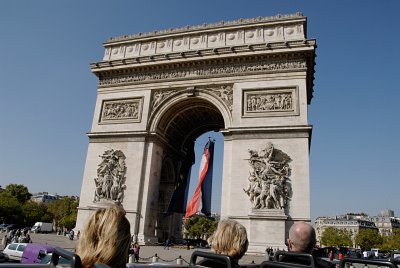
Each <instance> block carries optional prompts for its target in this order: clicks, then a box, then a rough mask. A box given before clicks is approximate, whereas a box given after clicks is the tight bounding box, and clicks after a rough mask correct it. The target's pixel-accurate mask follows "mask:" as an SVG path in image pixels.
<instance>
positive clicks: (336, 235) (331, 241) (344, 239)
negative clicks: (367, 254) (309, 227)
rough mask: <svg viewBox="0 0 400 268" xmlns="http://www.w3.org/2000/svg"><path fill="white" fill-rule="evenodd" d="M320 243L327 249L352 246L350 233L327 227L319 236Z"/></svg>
mask: <svg viewBox="0 0 400 268" xmlns="http://www.w3.org/2000/svg"><path fill="white" fill-rule="evenodd" d="M321 243H322V244H323V245H325V246H328V247H342V246H352V245H353V242H352V241H351V232H350V231H348V230H346V229H338V228H334V227H328V228H326V229H325V230H324V232H323V233H322V235H321Z"/></svg>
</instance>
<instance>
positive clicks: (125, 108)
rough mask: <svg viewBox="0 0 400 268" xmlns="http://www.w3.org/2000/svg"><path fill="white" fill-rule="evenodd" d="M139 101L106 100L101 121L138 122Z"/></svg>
mask: <svg viewBox="0 0 400 268" xmlns="http://www.w3.org/2000/svg"><path fill="white" fill-rule="evenodd" d="M139 112H140V99H127V100H107V101H104V103H103V109H102V112H101V121H102V122H104V121H113V120H126V119H131V120H139Z"/></svg>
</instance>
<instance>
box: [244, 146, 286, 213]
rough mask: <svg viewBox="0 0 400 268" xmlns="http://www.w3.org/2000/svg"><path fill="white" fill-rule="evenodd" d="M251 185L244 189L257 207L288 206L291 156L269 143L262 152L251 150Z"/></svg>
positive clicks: (273, 207)
mask: <svg viewBox="0 0 400 268" xmlns="http://www.w3.org/2000/svg"><path fill="white" fill-rule="evenodd" d="M249 154H250V159H248V160H249V164H250V166H251V167H252V169H253V170H252V171H251V172H250V176H249V178H248V180H249V186H248V187H247V189H243V191H244V192H245V193H246V194H247V195H248V196H249V197H250V201H251V203H252V205H253V208H255V209H283V208H285V207H286V206H287V204H288V201H289V198H290V195H291V189H290V184H289V182H288V181H289V176H290V168H289V161H291V159H290V157H289V156H288V155H287V154H285V153H284V152H282V151H281V150H278V149H275V148H274V146H273V145H272V143H270V142H269V143H268V144H267V146H266V147H265V149H262V150H261V151H260V152H257V151H255V150H249Z"/></svg>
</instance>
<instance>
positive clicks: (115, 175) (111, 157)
mask: <svg viewBox="0 0 400 268" xmlns="http://www.w3.org/2000/svg"><path fill="white" fill-rule="evenodd" d="M99 157H101V159H102V160H101V163H100V164H99V167H98V169H97V178H94V183H95V192H94V199H93V202H95V203H96V202H100V201H101V200H106V201H111V202H115V203H122V201H123V200H124V191H125V189H126V185H125V180H126V177H125V173H126V165H125V159H126V157H125V155H124V153H123V152H122V151H119V150H116V151H114V150H113V149H110V150H107V151H105V152H104V153H103V155H101V156H99Z"/></svg>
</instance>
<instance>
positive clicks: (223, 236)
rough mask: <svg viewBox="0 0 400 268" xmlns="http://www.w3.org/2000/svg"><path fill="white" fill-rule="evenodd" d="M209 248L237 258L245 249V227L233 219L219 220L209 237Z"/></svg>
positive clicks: (246, 242) (246, 241) (246, 243)
mask: <svg viewBox="0 0 400 268" xmlns="http://www.w3.org/2000/svg"><path fill="white" fill-rule="evenodd" d="M209 242H210V244H211V248H212V249H213V250H214V251H215V253H218V254H223V255H228V256H230V257H231V258H233V259H234V260H239V259H240V258H242V257H243V255H244V254H245V253H246V251H247V247H248V245H249V242H248V240H247V232H246V228H244V226H243V225H241V224H240V223H238V222H237V221H235V220H230V219H226V220H221V221H220V222H219V224H218V227H217V230H216V231H215V232H214V234H213V235H212V236H211V237H210V238H209Z"/></svg>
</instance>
